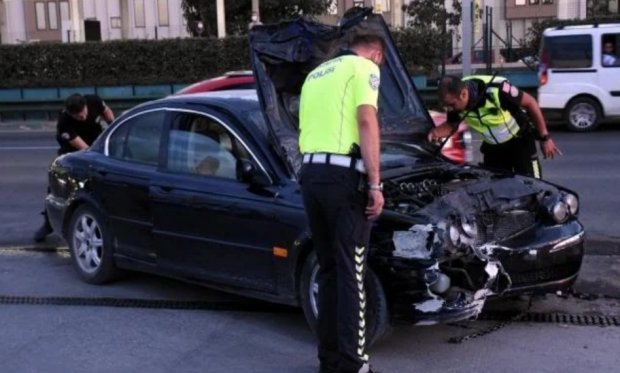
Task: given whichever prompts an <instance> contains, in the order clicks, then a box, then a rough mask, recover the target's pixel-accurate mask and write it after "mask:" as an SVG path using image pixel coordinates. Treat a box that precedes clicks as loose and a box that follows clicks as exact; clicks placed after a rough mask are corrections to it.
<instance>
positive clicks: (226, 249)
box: [46, 10, 584, 340]
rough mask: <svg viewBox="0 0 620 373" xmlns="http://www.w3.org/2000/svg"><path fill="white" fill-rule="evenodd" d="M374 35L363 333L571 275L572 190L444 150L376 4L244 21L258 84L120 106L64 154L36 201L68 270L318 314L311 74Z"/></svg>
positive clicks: (540, 287) (579, 251)
mask: <svg viewBox="0 0 620 373" xmlns="http://www.w3.org/2000/svg"><path fill="white" fill-rule="evenodd" d="M369 29H370V30H372V31H374V32H377V33H380V34H382V35H384V36H385V38H386V40H387V42H388V43H387V44H388V51H387V55H386V63H385V64H384V65H383V66H382V68H381V69H382V70H381V86H380V100H379V108H380V109H379V116H380V122H381V133H382V144H381V170H382V173H381V176H382V180H383V182H384V189H385V192H384V194H385V200H386V204H385V210H384V212H383V214H382V216H381V217H380V218H379V219H378V220H377V221H376V223H375V224H374V227H373V233H372V237H371V245H370V253H369V267H370V269H369V271H368V275H367V278H366V286H367V292H368V294H369V308H368V313H369V315H368V319H369V321H368V322H369V327H368V332H369V334H370V339H371V340H376V339H377V338H378V337H379V336H380V335H381V334H382V332H383V331H384V330H385V328H386V326H387V325H388V324H389V323H390V322H392V321H399V322H408V323H413V324H433V323H440V322H449V321H456V320H462V319H467V318H472V317H475V316H477V315H478V314H479V313H480V312H481V310H482V308H483V306H484V303H485V300H486V299H487V298H488V297H490V296H502V295H515V294H523V293H533V292H542V293H544V292H549V291H556V290H559V289H565V288H567V287H570V286H571V285H572V284H573V283H574V281H575V280H576V278H577V274H578V272H579V268H580V266H581V261H582V256H583V237H584V230H583V227H582V225H581V224H580V223H579V221H578V220H577V214H578V210H579V201H578V197H577V195H576V194H575V193H574V192H572V191H569V190H567V189H565V188H562V187H560V186H557V185H552V184H550V183H547V182H544V181H540V180H536V179H532V178H528V177H522V176H517V175H508V174H501V173H495V172H492V171H489V170H484V169H481V168H478V167H474V166H456V165H454V164H452V163H450V162H448V161H447V160H446V159H445V158H444V157H443V156H442V155H441V154H440V152H439V150H438V146H437V145H436V144H431V143H429V142H427V141H426V133H427V132H428V130H429V129H430V128H431V126H433V124H432V120H431V118H430V117H429V115H428V112H427V111H426V109H425V107H424V105H423V103H422V102H421V100H420V97H419V95H418V93H417V91H416V89H415V87H414V86H413V84H412V83H411V80H410V79H409V76H408V74H407V72H406V71H405V68H404V65H403V63H402V61H401V60H400V57H399V55H398V52H397V50H396V49H395V47H394V43H393V42H392V40H391V38H390V35H389V32H388V30H387V27H386V25H385V23H384V22H383V19H382V18H381V17H380V16H377V15H372V14H370V13H369V12H368V11H365V10H360V11H359V12H357V13H352V14H350V15H349V16H348V17H347V18H345V19H343V20H342V22H341V23H340V25H338V26H326V25H321V24H317V23H313V22H311V21H308V20H304V19H300V20H297V21H293V22H287V23H281V24H277V25H265V26H256V27H254V28H253V29H252V32H251V35H250V46H251V55H252V65H253V70H254V74H255V76H256V80H257V83H258V88H257V92H258V93H255V92H254V91H225V92H213V93H206V94H196V95H184V96H174V97H168V98H165V99H162V100H158V101H154V102H150V103H147V104H143V105H141V106H139V107H136V108H134V109H132V110H130V111H128V112H127V113H125V114H123V115H122V116H121V117H120V118H118V119H117V121H116V122H115V123H114V124H113V125H112V126H111V127H110V128H108V129H107V130H106V131H105V132H104V134H103V135H102V136H101V137H100V138H99V139H98V141H97V142H96V143H95V144H93V146H92V147H91V149H89V150H87V151H82V152H77V153H72V154H68V155H65V156H62V157H59V158H58V159H56V160H55V162H54V163H53V165H52V167H51V169H50V187H51V192H50V194H49V195H48V197H47V199H46V202H47V203H46V206H47V211H48V214H49V217H50V220H51V222H52V226H53V227H54V230H55V231H56V232H57V233H60V234H61V235H62V236H63V237H65V239H66V240H67V242H68V244H69V248H70V252H71V257H72V262H73V264H74V267H75V269H76V270H77V272H78V274H79V275H80V276H81V277H82V278H83V279H84V280H85V281H88V282H91V283H103V282H106V281H110V280H112V279H113V278H114V277H115V276H116V275H117V274H118V269H119V268H120V269H131V270H139V271H146V272H152V273H157V274H161V275H166V276H171V277H175V278H179V279H183V280H187V281H191V282H198V283H202V284H205V285H208V286H212V287H216V288H219V289H223V290H226V291H230V292H234V293H238V294H244V295H248V296H252V297H256V298H260V299H265V300H269V301H273V302H278V303H283V304H289V305H298V306H301V307H302V308H303V310H304V313H305V315H306V318H307V320H308V322H309V323H310V325H311V326H313V325H314V322H315V315H316V299H317V297H316V295H317V286H316V284H315V277H316V274H317V269H318V267H317V261H316V256H315V254H314V252H313V248H312V238H311V236H310V235H309V232H308V225H307V222H306V216H305V213H304V211H303V205H302V200H301V196H300V192H299V186H298V184H297V172H298V171H299V167H300V164H301V162H300V160H301V157H300V154H299V151H298V147H297V135H298V133H297V109H298V98H299V92H300V88H301V84H302V82H303V80H304V78H305V75H306V74H307V73H308V72H309V71H310V70H312V69H313V68H314V67H315V66H317V64H319V63H320V62H322V61H323V60H325V59H326V58H328V57H329V56H330V54H331V53H333V52H334V51H337V50H338V49H340V48H342V47H345V46H346V43H347V41H348V40H349V39H350V37H351V35H353V34H354V33H356V32H359V31H360V30H369Z"/></svg>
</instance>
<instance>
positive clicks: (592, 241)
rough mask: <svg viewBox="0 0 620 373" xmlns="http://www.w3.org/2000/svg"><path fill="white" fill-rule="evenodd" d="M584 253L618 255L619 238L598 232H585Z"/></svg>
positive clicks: (619, 249) (619, 250) (619, 251)
mask: <svg viewBox="0 0 620 373" xmlns="http://www.w3.org/2000/svg"><path fill="white" fill-rule="evenodd" d="M585 254H586V255H620V238H618V237H610V236H606V235H604V234H600V233H586V240H585Z"/></svg>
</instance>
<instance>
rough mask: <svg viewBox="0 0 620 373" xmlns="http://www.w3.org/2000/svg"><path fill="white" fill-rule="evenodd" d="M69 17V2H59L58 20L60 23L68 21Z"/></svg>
mask: <svg viewBox="0 0 620 373" xmlns="http://www.w3.org/2000/svg"><path fill="white" fill-rule="evenodd" d="M70 19H71V17H70V16H69V2H68V1H61V2H60V20H61V21H69V20H70Z"/></svg>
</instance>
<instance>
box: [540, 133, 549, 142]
mask: <svg viewBox="0 0 620 373" xmlns="http://www.w3.org/2000/svg"><path fill="white" fill-rule="evenodd" d="M550 138H551V136H549V134H548V133H546V134H544V135H543V136H540V141H541V142H545V141H547V140H549V139H550Z"/></svg>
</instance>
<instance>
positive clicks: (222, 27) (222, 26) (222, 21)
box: [216, 0, 226, 38]
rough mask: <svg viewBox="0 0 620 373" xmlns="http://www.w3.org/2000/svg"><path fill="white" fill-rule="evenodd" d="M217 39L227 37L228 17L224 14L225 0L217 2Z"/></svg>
mask: <svg viewBox="0 0 620 373" xmlns="http://www.w3.org/2000/svg"><path fill="white" fill-rule="evenodd" d="M216 4H217V5H216V6H217V37H218V38H224V37H226V15H225V12H224V0H217V3H216Z"/></svg>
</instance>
